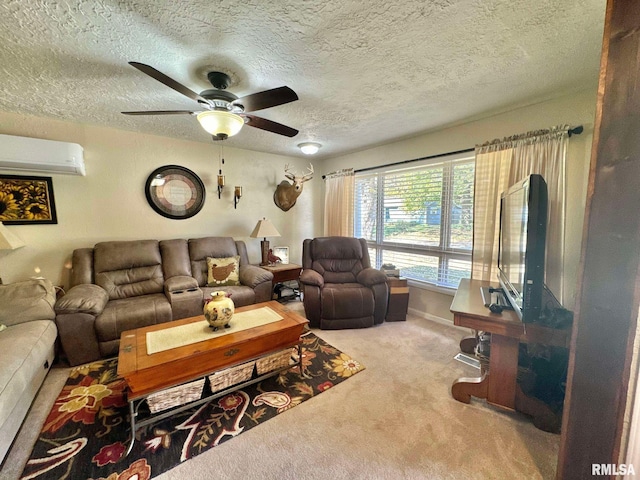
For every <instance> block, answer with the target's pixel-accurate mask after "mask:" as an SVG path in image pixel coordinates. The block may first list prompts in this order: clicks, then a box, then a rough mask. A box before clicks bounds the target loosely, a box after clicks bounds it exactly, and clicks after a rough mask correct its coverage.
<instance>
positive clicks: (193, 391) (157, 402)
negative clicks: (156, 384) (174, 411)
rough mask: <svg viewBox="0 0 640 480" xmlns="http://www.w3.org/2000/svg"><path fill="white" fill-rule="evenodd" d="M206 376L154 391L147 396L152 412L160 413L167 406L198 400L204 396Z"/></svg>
mask: <svg viewBox="0 0 640 480" xmlns="http://www.w3.org/2000/svg"><path fill="white" fill-rule="evenodd" d="M203 387H204V378H201V379H199V380H196V381H194V382H189V383H185V384H183V385H178V386H177V387H171V388H167V389H166V390H162V391H161V392H156V393H152V394H151V395H149V396H148V397H147V404H148V405H149V410H151V413H158V412H161V411H163V410H166V409H167V408H172V407H176V406H178V405H183V404H185V403H189V402H193V401H194V400H198V399H199V398H200V397H201V396H202V388H203Z"/></svg>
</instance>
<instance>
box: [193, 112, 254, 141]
mask: <svg viewBox="0 0 640 480" xmlns="http://www.w3.org/2000/svg"><path fill="white" fill-rule="evenodd" d="M196 118H197V119H198V122H200V125H201V126H202V128H204V129H205V130H206V131H207V132H208V133H210V134H211V135H217V136H219V137H224V138H226V137H232V136H234V135H235V134H236V133H238V132H239V131H240V129H241V128H242V126H243V125H244V120H243V118H242V117H241V116H240V115H236V114H235V113H231V112H225V111H222V110H207V111H206V112H200V113H199V114H198V115H197V116H196Z"/></svg>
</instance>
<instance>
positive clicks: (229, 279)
mask: <svg viewBox="0 0 640 480" xmlns="http://www.w3.org/2000/svg"><path fill="white" fill-rule="evenodd" d="M239 271H240V255H236V256H234V257H224V258H212V257H207V287H225V286H227V285H240V277H239Z"/></svg>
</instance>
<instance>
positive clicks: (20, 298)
mask: <svg viewBox="0 0 640 480" xmlns="http://www.w3.org/2000/svg"><path fill="white" fill-rule="evenodd" d="M55 303H56V296H55V290H54V288H53V285H52V284H51V282H50V281H49V280H46V279H40V280H27V281H24V282H16V283H9V284H7V285H0V305H2V308H0V323H2V324H4V325H7V326H11V325H16V324H18V323H24V322H29V321H32V320H53V319H54V318H55V311H54V310H53V306H54V305H55Z"/></svg>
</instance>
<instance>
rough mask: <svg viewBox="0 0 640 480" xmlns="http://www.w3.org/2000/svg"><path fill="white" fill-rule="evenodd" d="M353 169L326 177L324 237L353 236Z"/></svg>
mask: <svg viewBox="0 0 640 480" xmlns="http://www.w3.org/2000/svg"><path fill="white" fill-rule="evenodd" d="M354 189H355V175H354V172H353V169H352V168H350V169H344V170H340V171H339V172H334V173H330V174H328V175H327V176H326V177H325V194H324V235H325V236H326V237H329V236H343V237H351V236H353V206H354V205H353V196H354Z"/></svg>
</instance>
